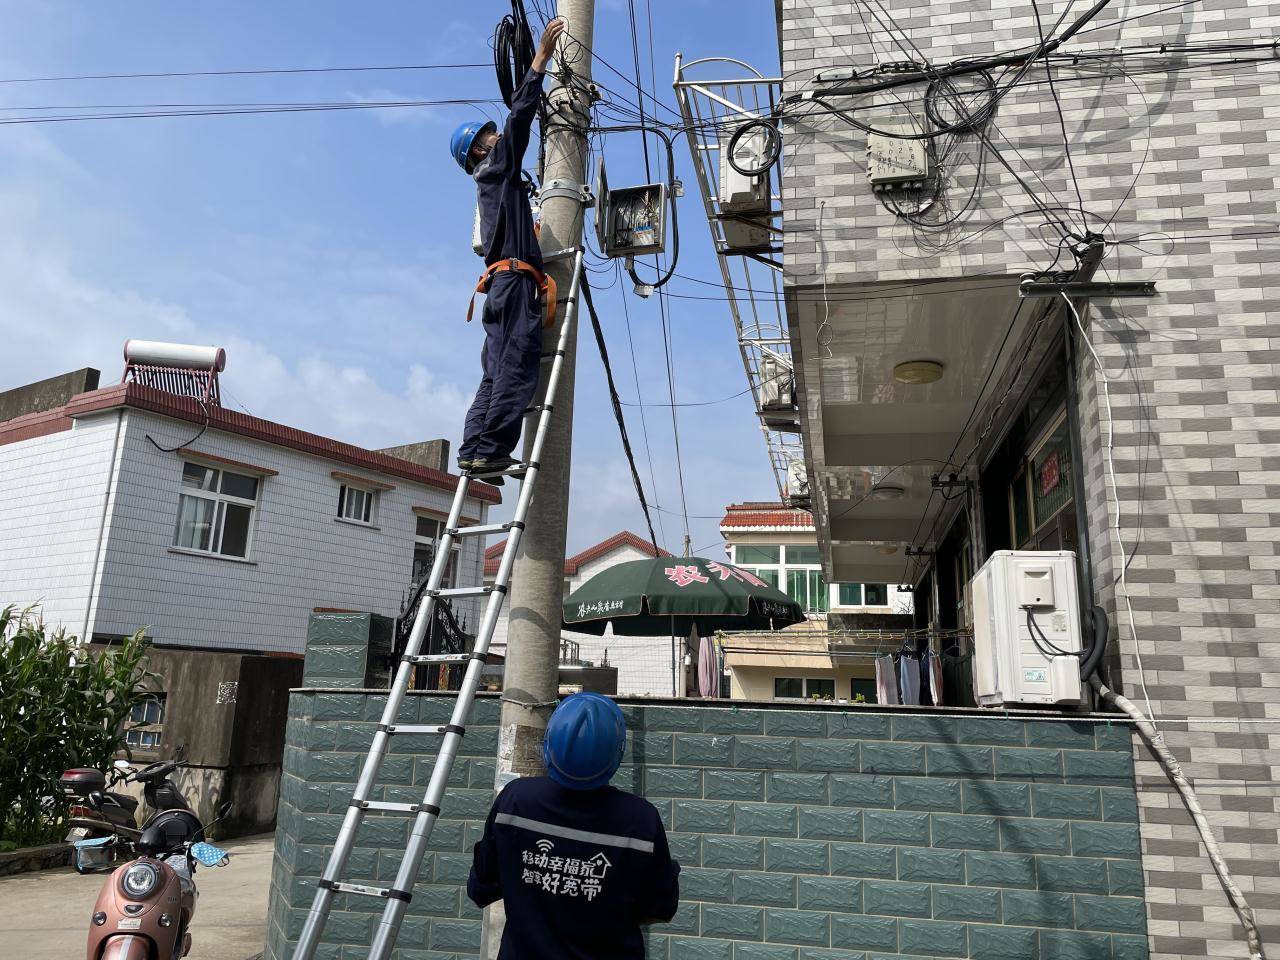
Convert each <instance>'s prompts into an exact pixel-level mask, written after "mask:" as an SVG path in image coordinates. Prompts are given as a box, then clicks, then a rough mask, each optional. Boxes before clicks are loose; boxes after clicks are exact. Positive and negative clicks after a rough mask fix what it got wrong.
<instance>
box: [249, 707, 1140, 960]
mask: <svg viewBox="0 0 1280 960" xmlns="http://www.w3.org/2000/svg"><path fill="white" fill-rule="evenodd" d="M384 705H385V694H379V693H375V692H371V691H367V690H364V691H362V690H358V689H335V688H319V689H304V690H296V691H294V693H293V700H292V703H291V705H290V711H289V713H290V719H289V730H288V743H287V746H286V749H285V773H284V779H283V781H282V783H281V803H280V814H279V821H278V823H279V825H278V829H277V833H276V852H275V865H274V869H273V871H272V881H271V883H272V887H271V914H270V924H269V931H268V939H267V953H266V960H288V957H289V956H290V949H289V948H290V944H291V942H292V941H294V940H295V939H296V937H297V935H298V932H299V930H300V929H301V923H302V919H303V917H304V916H305V914H306V909H307V907H308V906H309V905H310V903H311V899H312V897H313V895H314V893H315V883H316V879H317V877H319V875H320V872H321V870H322V869H323V867H324V864H325V861H326V859H327V856H328V852H329V850H330V848H331V845H332V843H333V837H334V835H335V833H336V831H337V828H338V824H339V823H340V822H341V820H342V817H343V813H344V812H345V811H346V809H347V805H348V802H349V800H350V797H351V792H352V789H353V786H354V781H355V777H356V774H357V771H358V769H359V765H360V763H361V761H362V760H363V756H364V752H365V750H366V749H367V746H368V743H369V741H370V739H371V738H372V736H373V731H374V729H375V727H376V725H377V723H378V720H379V718H380V716H381V713H382V710H383V708H384ZM452 707H453V700H452V698H450V697H448V696H447V695H439V694H428V693H421V694H419V693H410V694H409V696H408V699H407V701H406V703H405V706H404V708H403V710H402V713H401V717H400V719H401V721H402V722H406V723H442V722H445V721H446V720H447V718H448V716H449V712H450V710H451V709H452ZM498 708H499V703H498V700H497V699H496V698H495V697H484V698H481V699H480V700H479V702H478V703H477V704H476V707H475V710H474V712H473V715H472V725H471V726H470V728H469V729H468V733H467V736H466V738H465V739H464V741H463V745H462V748H461V756H460V757H459V760H458V762H457V763H456V764H455V766H454V771H453V777H452V779H451V781H450V783H451V786H450V789H449V793H448V802H447V804H446V805H445V808H444V812H443V818H444V819H442V820H441V821H440V823H439V824H437V826H436V827H435V830H434V832H433V834H432V837H431V842H430V849H429V852H428V853H427V856H426V859H425V861H424V864H423V868H422V872H421V875H420V879H419V882H418V884H417V886H416V887H415V888H414V892H413V901H412V903H411V904H410V907H409V912H408V918H407V919H406V921H405V924H404V927H403V928H402V933H401V937H400V939H399V941H398V947H397V956H398V957H399V958H400V960H446V958H453V960H457V958H461V957H467V956H472V955H475V954H476V953H477V951H478V949H479V938H480V929H481V919H480V912H479V911H478V910H477V909H476V908H475V907H474V906H473V905H472V904H471V903H470V901H468V900H467V897H466V892H465V885H466V878H467V874H468V872H469V870H470V866H471V848H472V845H473V844H474V842H475V840H476V839H477V838H478V836H479V830H480V828H481V826H482V823H483V820H484V817H485V815H486V814H487V812H488V809H489V805H490V803H491V802H492V799H493V777H494V754H495V751H496V749H497V742H498V728H497V721H498ZM622 708H623V711H624V713H625V714H626V717H627V722H628V727H629V729H630V731H631V738H630V743H629V746H628V751H627V754H626V756H625V757H624V760H623V766H622V768H621V770H620V771H619V773H618V775H617V777H615V779H614V784H615V785H616V786H619V787H621V788H623V789H627V790H632V791H635V792H637V793H640V794H642V795H644V796H645V797H647V798H648V799H649V800H650V801H651V802H652V803H653V804H654V805H655V806H656V807H657V808H658V810H659V812H660V813H661V815H662V818H663V821H664V822H665V823H666V826H667V829H668V831H669V839H670V844H671V850H672V853H673V855H674V856H675V857H676V859H678V860H679V862H680V864H681V865H682V868H683V869H682V873H681V905H680V908H679V912H678V913H677V915H676V917H675V919H674V921H673V922H671V923H669V924H660V925H655V926H653V927H651V928H650V929H649V934H648V938H647V939H648V945H647V948H648V956H649V957H650V958H651V960H906V958H908V957H914V958H917V960H919V958H931V957H937V958H950V957H969V958H979V960H1034V958H1042V960H1102V958H1105V960H1145V958H1146V957H1147V956H1148V950H1147V940H1146V936H1145V933H1146V916H1145V911H1144V909H1143V875H1142V869H1141V863H1140V860H1139V856H1140V850H1139V834H1138V824H1137V818H1138V807H1137V803H1136V796H1135V793H1134V788H1133V760H1132V755H1131V750H1130V738H1129V732H1128V729H1127V727H1125V726H1124V725H1123V724H1120V723H1118V722H1115V723H1113V722H1110V721H1108V720H1107V719H1105V718H1103V719H1099V718H1097V717H1089V718H1082V719H1080V720H1077V721H1069V722H1064V721H1053V720H1038V719H1034V718H1027V717H992V716H983V715H981V714H980V713H979V712H978V711H967V712H963V713H957V714H955V715H950V716H946V715H933V716H927V715H926V716H922V715H918V714H916V715H912V714H911V713H909V712H908V711H903V710H899V711H893V710H884V711H880V710H877V709H876V708H873V707H862V708H850V707H834V706H833V707H813V708H807V709H806V708H783V707H779V708H770V707H767V706H766V707H756V708H748V707H733V706H730V705H727V704H725V705H710V704H707V705H685V706H679V705H675V706H672V705H664V704H662V703H653V702H648V703H646V702H643V701H630V702H628V701H622ZM410 739H413V740H415V741H426V742H425V743H423V742H418V743H415V744H410V743H408V742H407V740H406V738H400V739H398V740H397V741H396V742H395V743H394V744H393V750H392V753H391V754H390V755H389V756H388V757H387V759H386V761H385V762H384V764H383V776H382V778H381V781H380V782H381V783H382V784H384V785H383V786H381V787H379V788H378V789H377V791H376V793H375V795H374V797H373V798H374V799H379V800H388V801H405V802H418V801H419V800H420V799H421V794H422V791H423V789H424V787H425V785H426V783H427V779H428V778H429V777H430V774H431V768H432V764H433V761H434V753H435V751H434V749H432V748H433V747H434V746H436V744H437V742H438V739H439V738H436V737H413V738H410ZM408 826H409V825H408V823H407V821H406V818H404V817H403V816H375V815H371V816H370V817H369V818H367V820H366V823H365V824H364V825H363V826H362V828H361V832H360V835H359V837H360V839H359V840H358V841H357V845H356V847H355V850H354V853H353V854H352V857H351V860H350V864H349V868H348V873H347V877H349V878H350V879H352V880H357V881H364V882H374V883H385V882H387V881H389V880H390V879H391V878H392V877H393V876H394V872H395V868H396V866H397V864H398V862H399V856H400V851H401V850H402V849H403V845H404V842H405V837H406V831H407V830H408ZM382 905H383V902H382V901H380V900H376V899H370V898H366V897H356V896H348V895H341V896H340V897H339V898H338V901H337V902H336V903H335V909H334V912H333V913H332V914H331V916H330V919H329V923H328V926H327V928H326V935H325V945H324V946H323V947H322V948H321V952H320V954H319V956H321V957H324V958H339V960H347V958H348V957H349V958H356V957H364V956H366V955H367V952H368V943H369V939H370V936H371V932H372V928H373V924H374V923H375V922H376V919H377V916H378V913H380V910H381V907H382Z"/></svg>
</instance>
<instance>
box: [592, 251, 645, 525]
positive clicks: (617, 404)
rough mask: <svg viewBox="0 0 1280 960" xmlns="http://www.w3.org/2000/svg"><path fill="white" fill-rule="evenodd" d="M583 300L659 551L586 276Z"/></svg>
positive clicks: (641, 503) (631, 465) (624, 443)
mask: <svg viewBox="0 0 1280 960" xmlns="http://www.w3.org/2000/svg"><path fill="white" fill-rule="evenodd" d="M582 298H583V302H585V303H586V305H587V313H588V314H589V315H590V317H591V329H592V331H593V332H594V333H595V337H596V345H597V346H598V347H599V349H600V362H601V363H602V364H604V375H605V382H606V383H607V384H608V386H609V399H610V400H611V401H612V402H613V413H614V419H615V420H617V423H618V435H619V436H620V437H621V438H622V452H623V453H624V454H626V457H627V464H628V465H629V466H630V467H631V480H632V482H633V483H634V484H635V487H636V496H637V497H639V499H640V509H641V510H642V511H643V512H644V522H645V524H646V525H648V527H649V540H650V541H651V542H652V543H653V549H654V550H657V549H658V535H657V534H656V533H654V532H653V518H652V517H651V516H649V505H648V503H647V502H646V501H645V496H644V484H642V483H641V482H640V471H639V470H637V469H636V458H635V454H633V453H632V452H631V440H630V438H629V437H628V436H627V420H626V418H625V417H624V416H623V415H622V403H621V401H620V400H619V399H618V388H617V386H616V385H615V384H614V382H613V367H612V366H611V365H610V364H609V351H608V348H607V347H606V346H605V342H604V331H603V330H601V329H600V317H599V316H597V314H596V306H595V304H594V303H593V302H592V300H591V285H590V284H589V283H588V282H587V278H586V276H585V275H584V276H583V277H582Z"/></svg>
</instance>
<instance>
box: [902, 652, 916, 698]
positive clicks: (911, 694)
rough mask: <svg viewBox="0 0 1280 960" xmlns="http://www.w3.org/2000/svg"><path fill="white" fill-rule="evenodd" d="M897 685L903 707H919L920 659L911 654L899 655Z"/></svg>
mask: <svg viewBox="0 0 1280 960" xmlns="http://www.w3.org/2000/svg"><path fill="white" fill-rule="evenodd" d="M898 684H899V688H900V693H901V697H902V700H901V702H902V703H903V704H904V705H905V706H909V707H918V706H920V658H919V657H918V656H916V655H915V654H912V653H904V654H900V655H899V660H898Z"/></svg>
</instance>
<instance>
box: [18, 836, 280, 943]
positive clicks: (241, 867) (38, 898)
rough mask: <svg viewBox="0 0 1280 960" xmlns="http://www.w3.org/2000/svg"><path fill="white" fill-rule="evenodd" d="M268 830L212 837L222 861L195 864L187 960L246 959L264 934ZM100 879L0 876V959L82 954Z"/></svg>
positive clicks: (52, 873)
mask: <svg viewBox="0 0 1280 960" xmlns="http://www.w3.org/2000/svg"><path fill="white" fill-rule="evenodd" d="M271 842H272V836H271V834H263V835H262V836H258V837H247V838H245V839H243V840H228V841H227V842H226V843H220V844H219V846H221V847H222V848H223V849H225V850H227V851H229V852H230V853H231V863H230V864H228V865H227V866H225V867H216V868H213V869H200V870H199V871H198V873H197V874H196V882H197V885H198V886H199V888H200V899H199V901H198V902H197V904H196V918H195V924H194V925H193V927H192V931H191V933H192V938H193V941H194V942H193V943H192V946H191V953H190V954H188V958H189V960H248V958H250V957H253V956H255V955H257V954H259V953H261V952H262V947H263V944H264V943H265V942H266V932H267V886H268V884H269V883H270V879H271ZM102 882H103V877H102V876H101V875H98V876H93V875H89V876H83V877H82V876H80V875H79V874H78V873H76V872H75V871H74V870H72V869H71V868H70V867H67V868H65V869H62V870H42V871H40V872H39V873H24V874H21V875H20V876H16V877H4V878H0V957H17V956H21V957H23V958H24V960H71V958H75V957H83V956H84V948H85V941H86V938H87V936H88V930H89V915H90V914H91V913H92V912H93V904H94V901H95V900H97V898H98V891H99V890H101V889H102Z"/></svg>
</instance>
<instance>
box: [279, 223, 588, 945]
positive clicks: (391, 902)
mask: <svg viewBox="0 0 1280 960" xmlns="http://www.w3.org/2000/svg"><path fill="white" fill-rule="evenodd" d="M568 259H572V261H573V279H572V281H571V282H570V284H569V293H568V296H567V297H564V298H563V299H562V300H561V301H560V302H561V303H563V304H564V305H565V308H564V309H563V310H561V311H559V314H560V316H561V317H562V319H561V321H560V330H559V336H558V339H557V341H556V349H555V352H554V353H544V354H543V362H548V361H549V362H550V363H551V373H550V375H549V376H548V379H547V389H546V393H545V395H544V397H543V400H542V402H541V403H539V404H536V405H535V406H533V407H531V408H530V409H529V410H526V411H525V416H526V417H530V416H533V415H536V416H537V418H538V420H537V429H536V432H535V433H534V437H533V444H532V446H531V447H530V448H529V459H528V460H526V461H523V462H520V463H517V464H515V465H513V466H511V467H508V468H507V469H505V470H501V471H497V472H495V473H470V472H464V473H463V475H462V477H461V479H460V480H459V481H458V488H457V491H456V492H455V493H454V496H453V506H452V507H451V508H450V510H449V520H448V522H447V524H446V526H445V531H444V537H443V539H442V540H441V542H440V544H439V548H438V549H437V551H436V557H435V561H434V562H433V563H432V565H431V573H430V575H429V577H428V580H427V587H426V590H425V592H424V593H423V595H422V600H421V601H420V603H419V604H418V609H417V612H416V614H415V617H414V622H413V632H412V633H411V634H410V636H409V641H408V643H407V644H406V646H405V651H404V655H403V656H402V657H401V658H400V666H399V668H398V669H397V670H396V676H395V680H394V681H393V682H392V684H391V690H390V693H389V694H388V696H387V706H386V709H385V710H383V712H382V721H381V722H380V723H379V724H378V727H377V731H376V732H375V733H374V735H373V743H372V745H371V746H370V747H369V754H368V756H366V757H365V761H364V766H363V768H362V769H361V771H360V778H359V780H358V781H357V782H356V789H355V793H354V794H353V795H352V797H351V803H350V806H348V807H347V812H346V816H345V817H344V818H343V821H342V827H341V829H339V831H338V837H337V839H336V840H335V841H334V845H333V852H332V853H331V854H330V855H329V862H328V864H327V865H326V866H325V868H324V873H323V875H322V876H321V878H320V880H319V882H318V884H317V886H318V888H319V889H317V890H316V896H315V900H313V901H312V904H311V910H310V912H309V913H308V914H307V919H306V923H305V924H304V925H303V927H302V933H301V935H300V936H299V937H298V944H297V946H296V947H295V948H294V951H293V960H312V958H313V957H314V956H315V952H316V947H317V946H319V944H320V938H321V935H322V934H323V932H324V927H325V922H326V921H327V920H328V917H329V911H330V909H331V908H332V906H333V901H334V898H335V897H336V896H337V895H338V894H344V895H347V896H360V897H374V898H378V899H382V900H385V901H386V902H387V903H386V907H384V908H383V911H382V919H381V920H380V921H379V922H378V927H377V930H376V931H375V933H374V936H373V943H372V944H371V946H370V948H369V958H370V960H387V958H388V957H389V955H390V953H391V949H392V947H394V946H395V942H396V936H397V935H398V933H399V931H400V922H401V921H402V920H403V919H404V915H405V911H406V910H407V909H408V907H409V901H410V900H411V899H412V897H413V885H414V883H415V882H416V881H417V879H418V871H419V869H420V868H421V866H422V858H423V855H424V854H425V853H426V850H427V841H428V840H429V839H430V837H431V830H432V828H433V827H434V826H435V823H436V821H437V820H438V819H439V817H440V805H441V802H442V801H443V800H444V793H445V785H446V783H447V782H448V780H449V774H450V771H452V769H453V762H454V759H455V758H456V757H457V754H458V748H459V746H461V743H462V735H463V734H464V733H465V732H466V724H467V719H468V717H469V716H470V715H471V707H472V705H473V704H474V703H475V698H476V691H477V689H479V686H480V673H481V670H482V669H483V667H484V665H485V663H486V662H487V659H488V651H489V642H490V640H491V639H492V638H493V631H494V627H495V626H496V625H497V622H498V614H499V613H500V612H501V611H502V604H503V601H504V599H505V598H506V595H507V588H508V587H509V586H510V583H511V568H512V566H513V565H514V564H515V559H516V549H517V547H519V545H520V538H521V535H522V534H523V532H524V521H525V516H526V515H527V514H528V512H529V503H530V502H531V501H532V499H533V490H534V485H535V483H536V481H537V478H538V461H539V458H540V457H541V455H542V447H543V444H544V443H545V441H546V438H547V428H548V426H549V424H550V423H551V414H552V412H553V410H554V404H555V397H556V392H557V388H558V387H559V385H560V376H561V373H562V370H563V367H564V357H565V351H566V349H567V347H568V343H569V331H570V329H571V327H572V323H573V318H574V315H575V313H576V311H577V304H578V288H579V285H580V284H581V280H582V249H581V248H580V247H575V248H571V249H566V250H560V251H557V252H555V253H551V254H548V255H547V256H546V257H544V261H545V262H547V263H552V262H555V261H559V260H568ZM525 422H526V425H527V424H528V422H529V421H528V420H527V419H526V421H525ZM496 476H510V477H518V478H520V481H521V482H520V496H519V499H518V500H517V501H516V512H515V518H514V519H513V520H510V521H508V522H507V523H493V524H484V525H480V526H470V527H461V526H459V520H460V518H461V516H462V506H463V502H464V501H465V500H466V498H467V489H468V487H469V486H470V485H471V482H472V481H473V480H484V479H486V478H493V477H496ZM491 533H506V534H507V545H506V548H505V549H504V550H503V551H502V560H501V562H500V563H499V564H498V575H497V578H496V579H495V580H494V582H493V585H492V586H475V587H456V588H449V589H441V587H440V584H441V583H442V582H443V580H444V576H445V569H446V567H447V566H448V563H449V551H450V549H451V548H452V546H453V543H454V541H455V540H456V539H458V538H459V537H483V536H486V535H488V534H491ZM486 595H487V596H488V598H489V600H488V603H487V605H486V607H485V611H484V617H483V619H481V621H480V629H479V632H478V633H477V634H476V640H475V646H474V648H473V650H472V652H471V653H458V654H423V653H420V652H419V651H421V649H422V645H423V642H424V640H425V639H426V636H427V632H428V628H429V627H430V624H431V618H432V614H433V613H434V609H435V603H436V601H437V600H440V599H452V598H454V597H458V598H462V597H481V596H486ZM460 663H466V664H467V669H466V674H465V676H464V677H463V680H462V686H461V688H460V689H459V690H458V696H457V700H456V701H455V703H454V707H453V713H452V715H451V716H450V718H449V722H448V723H447V724H444V725H440V726H436V725H430V726H428V725H423V724H412V723H399V722H397V719H396V718H397V716H398V715H399V713H400V706H401V704H402V703H403V702H404V698H405V693H406V692H407V691H408V689H409V683H410V680H411V678H412V675H413V668H414V667H415V666H419V665H424V664H460ZM421 734H437V735H438V734H443V735H444V738H443V740H442V741H441V743H440V751H439V754H438V755H437V757H436V763H435V766H434V767H433V768H432V770H431V781H430V782H429V783H428V784H427V789H426V793H425V795H424V796H423V798H422V802H421V803H388V802H384V801H381V800H371V799H370V797H371V796H372V794H373V790H374V787H375V785H376V783H377V779H378V771H379V769H380V768H381V766H382V761H383V758H385V757H386V755H387V752H388V749H389V747H390V745H391V739H392V738H393V737H401V736H414V735H421ZM369 811H375V812H379V813H386V814H398V815H403V816H411V817H413V818H414V820H413V830H412V832H411V833H410V835H409V842H408V844H407V845H406V847H405V851H404V859H402V860H401V861H400V867H399V869H398V870H397V872H396V878H395V881H394V882H393V884H392V885H391V886H390V887H375V886H370V885H367V884H363V883H351V882H348V881H345V880H342V879H341V877H342V872H343V869H344V868H345V867H346V865H347V858H348V857H349V856H350V855H351V850H352V848H353V847H354V846H355V841H356V833H357V831H358V830H359V828H360V824H361V822H362V821H363V820H364V816H365V814H366V813H367V812H369Z"/></svg>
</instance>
